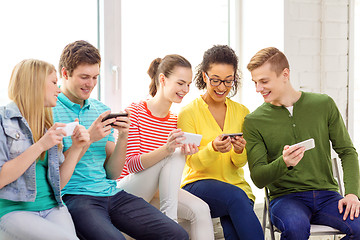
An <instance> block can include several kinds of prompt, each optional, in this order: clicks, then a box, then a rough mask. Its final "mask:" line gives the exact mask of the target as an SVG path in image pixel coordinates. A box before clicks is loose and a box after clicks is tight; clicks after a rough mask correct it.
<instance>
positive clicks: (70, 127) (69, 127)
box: [56, 122, 79, 136]
mask: <svg viewBox="0 0 360 240" xmlns="http://www.w3.org/2000/svg"><path fill="white" fill-rule="evenodd" d="M77 125H79V122H71V123H68V124H66V126H65V127H57V128H56V129H63V130H64V131H65V132H66V136H71V135H72V134H73V132H74V130H75V127H76V126H77Z"/></svg>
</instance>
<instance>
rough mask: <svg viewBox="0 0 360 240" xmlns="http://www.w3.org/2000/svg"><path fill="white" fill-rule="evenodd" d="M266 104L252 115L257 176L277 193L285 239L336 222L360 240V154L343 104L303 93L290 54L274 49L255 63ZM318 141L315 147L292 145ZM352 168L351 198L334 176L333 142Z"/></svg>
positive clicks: (348, 177)
mask: <svg viewBox="0 0 360 240" xmlns="http://www.w3.org/2000/svg"><path fill="white" fill-rule="evenodd" d="M247 68H248V70H249V71H250V72H251V76H252V80H253V82H254V83H255V86H256V92H258V93H260V94H261V95H262V96H263V98H264V101H265V102H264V103H263V104H262V105H261V106H260V107H258V108H257V109H256V110H255V111H254V112H253V113H251V114H249V115H247V116H246V117H245V122H244V137H245V139H246V141H247V144H246V150H247V154H248V162H249V168H250V172H251V178H252V180H253V181H254V183H255V185H256V186H258V187H259V188H263V187H267V188H268V189H269V191H270V199H271V202H270V210H271V220H272V222H273V223H274V225H275V226H276V227H277V228H279V229H280V230H281V232H282V235H281V239H308V238H309V235H310V224H321V225H328V226H331V227H334V228H336V229H339V230H340V231H341V232H343V233H345V234H346V238H345V239H360V219H359V209H360V201H359V199H358V198H359V196H360V186H359V185H360V184H359V181H360V179H359V162H358V155H357V153H356V150H355V148H354V147H353V144H352V141H351V139H350V136H349V134H348V132H347V130H346V127H345V124H344V122H343V120H342V117H341V115H340V112H339V110H338V108H337V107H336V104H335V102H334V101H333V100H332V99H331V98H330V97H329V96H327V95H325V94H316V93H308V92H300V91H296V90H295V89H294V88H293V87H292V86H291V83H290V70H289V64H288V61H287V59H286V56H285V55H284V54H283V53H282V52H280V51H279V50H278V49H276V48H273V47H270V48H265V49H262V50H260V51H259V52H257V53H256V54H255V55H254V56H253V57H252V58H251V60H250V63H249V64H248V66H247ZM310 138H313V139H314V140H315V148H313V149H311V150H308V151H305V148H304V147H289V146H290V145H293V144H295V143H298V142H301V141H304V140H307V139H310ZM330 142H331V144H332V148H333V149H334V150H335V151H336V152H337V154H338V155H339V157H340V159H341V162H342V167H343V170H344V183H345V190H346V191H345V197H342V196H341V195H340V194H339V193H338V192H337V191H338V185H337V182H336V181H335V179H334V177H333V173H332V161H331V146H330Z"/></svg>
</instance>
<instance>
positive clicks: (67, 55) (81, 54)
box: [59, 40, 101, 77]
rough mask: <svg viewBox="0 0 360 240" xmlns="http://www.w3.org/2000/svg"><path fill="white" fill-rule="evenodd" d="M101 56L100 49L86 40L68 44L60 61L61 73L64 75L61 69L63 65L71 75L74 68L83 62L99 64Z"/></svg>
mask: <svg viewBox="0 0 360 240" xmlns="http://www.w3.org/2000/svg"><path fill="white" fill-rule="evenodd" d="M100 63H101V57H100V53H99V50H98V49H97V48H96V47H94V46H93V45H91V44H90V43H88V42H87V41H84V40H79V41H75V42H73V43H69V44H68V45H66V47H65V48H64V50H63V51H62V53H61V56H60V61H59V73H60V77H62V72H61V69H62V68H63V67H65V68H66V70H67V71H68V74H69V76H70V77H71V76H72V74H73V72H74V70H75V69H76V68H77V67H78V66H79V65H81V64H99V66H100Z"/></svg>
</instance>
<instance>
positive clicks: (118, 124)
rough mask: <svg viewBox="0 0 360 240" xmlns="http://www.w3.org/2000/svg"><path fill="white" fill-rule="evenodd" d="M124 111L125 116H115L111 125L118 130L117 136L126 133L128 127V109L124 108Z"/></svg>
mask: <svg viewBox="0 0 360 240" xmlns="http://www.w3.org/2000/svg"><path fill="white" fill-rule="evenodd" d="M125 112H126V113H127V114H128V116H127V117H117V118H116V121H115V122H113V125H112V127H113V128H115V129H116V130H118V138H120V137H122V136H124V135H126V136H127V135H128V133H129V128H130V110H128V109H125Z"/></svg>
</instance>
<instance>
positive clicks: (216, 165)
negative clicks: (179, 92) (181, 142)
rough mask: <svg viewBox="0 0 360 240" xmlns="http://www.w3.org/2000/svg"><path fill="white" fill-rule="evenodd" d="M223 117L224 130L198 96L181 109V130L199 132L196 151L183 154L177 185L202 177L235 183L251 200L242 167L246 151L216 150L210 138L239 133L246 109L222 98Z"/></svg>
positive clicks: (253, 197)
mask: <svg viewBox="0 0 360 240" xmlns="http://www.w3.org/2000/svg"><path fill="white" fill-rule="evenodd" d="M225 104H226V116H225V123H224V129H223V130H221V128H220V126H219V125H218V124H217V122H216V121H215V119H214V117H213V116H212V114H211V113H210V111H209V108H208V105H207V104H206V103H205V101H204V100H203V99H202V98H201V97H199V98H197V99H195V100H194V101H192V102H191V103H189V104H188V105H187V106H185V107H184V108H182V110H181V111H180V114H179V116H178V128H180V129H182V131H184V132H189V133H196V134H201V135H202V139H201V143H200V147H199V152H197V153H196V154H193V155H190V156H187V159H186V164H185V168H184V172H183V179H182V184H181V187H183V186H185V185H186V184H189V183H192V182H195V181H198V180H203V179H215V180H219V181H222V182H226V183H229V184H232V185H235V186H237V187H239V188H241V189H242V190H244V192H245V193H246V194H247V196H248V197H249V198H250V199H251V200H253V201H255V196H254V195H253V194H252V191H251V188H250V185H249V184H248V183H247V182H246V181H245V178H244V170H243V166H245V164H246V163H247V156H246V151H245V150H244V152H243V153H241V154H237V153H235V152H234V149H233V148H232V149H231V151H230V152H227V153H221V152H216V151H215V150H214V149H213V147H212V141H213V140H214V139H215V138H216V137H217V136H219V135H220V134H223V133H239V132H242V130H243V122H244V118H245V116H246V115H247V114H248V113H249V110H248V109H247V108H246V107H245V106H244V105H242V104H239V103H237V102H234V101H232V100H230V99H229V98H226V101H225Z"/></svg>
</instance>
